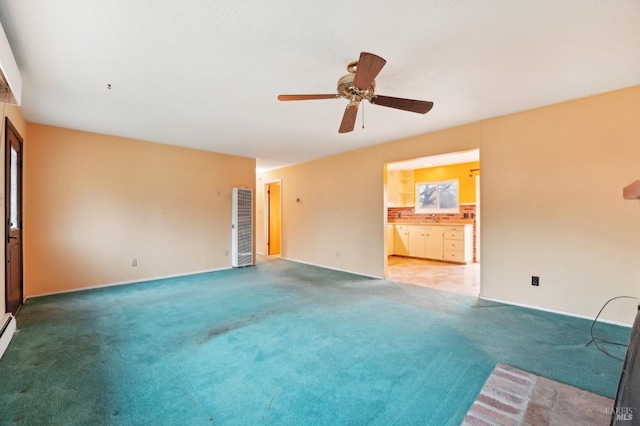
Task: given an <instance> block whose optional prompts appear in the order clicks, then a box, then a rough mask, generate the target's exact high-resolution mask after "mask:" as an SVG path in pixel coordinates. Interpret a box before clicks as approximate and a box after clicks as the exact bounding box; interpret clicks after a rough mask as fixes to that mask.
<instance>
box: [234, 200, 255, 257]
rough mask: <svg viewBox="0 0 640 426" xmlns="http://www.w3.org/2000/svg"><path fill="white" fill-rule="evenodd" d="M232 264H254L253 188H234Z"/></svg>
mask: <svg viewBox="0 0 640 426" xmlns="http://www.w3.org/2000/svg"><path fill="white" fill-rule="evenodd" d="M232 214H233V217H232V220H231V235H232V241H231V252H232V259H231V266H233V267H234V268H238V267H242V266H250V265H253V190H251V189H249V188H233V206H232Z"/></svg>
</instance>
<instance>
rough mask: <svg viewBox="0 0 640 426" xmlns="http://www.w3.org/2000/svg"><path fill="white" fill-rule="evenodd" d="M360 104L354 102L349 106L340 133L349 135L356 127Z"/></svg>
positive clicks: (345, 111)
mask: <svg viewBox="0 0 640 426" xmlns="http://www.w3.org/2000/svg"><path fill="white" fill-rule="evenodd" d="M358 106H360V104H359V103H357V102H354V103H350V104H349V105H347V108H346V109H345V110H344V115H343V116H342V123H340V130H338V133H348V132H350V131H352V130H353V128H354V127H355V126H356V116H357V115H358Z"/></svg>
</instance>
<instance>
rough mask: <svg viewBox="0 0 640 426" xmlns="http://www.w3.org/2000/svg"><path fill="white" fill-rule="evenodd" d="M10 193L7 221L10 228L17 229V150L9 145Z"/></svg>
mask: <svg viewBox="0 0 640 426" xmlns="http://www.w3.org/2000/svg"><path fill="white" fill-rule="evenodd" d="M10 167H11V174H10V179H11V194H10V196H9V197H10V198H9V200H10V202H11V206H10V212H9V222H10V225H11V226H10V228H11V229H18V201H19V199H18V196H19V194H18V152H17V151H16V150H15V148H13V146H12V147H11V164H10Z"/></svg>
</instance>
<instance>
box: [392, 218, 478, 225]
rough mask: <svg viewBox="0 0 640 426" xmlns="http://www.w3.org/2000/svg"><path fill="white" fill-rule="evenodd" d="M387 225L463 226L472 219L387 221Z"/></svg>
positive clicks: (471, 222)
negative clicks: (465, 220)
mask: <svg viewBox="0 0 640 426" xmlns="http://www.w3.org/2000/svg"><path fill="white" fill-rule="evenodd" d="M387 223H388V224H389V225H414V226H415V225H422V226H433V225H435V226H438V225H439V226H464V225H473V219H469V222H418V221H388V222H387Z"/></svg>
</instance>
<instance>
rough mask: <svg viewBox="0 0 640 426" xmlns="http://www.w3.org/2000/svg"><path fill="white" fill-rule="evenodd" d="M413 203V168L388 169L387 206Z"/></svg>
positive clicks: (402, 205) (411, 205) (403, 205)
mask: <svg viewBox="0 0 640 426" xmlns="http://www.w3.org/2000/svg"><path fill="white" fill-rule="evenodd" d="M414 205H415V183H414V180H413V170H389V171H388V172H387V206H388V207H413V206H414Z"/></svg>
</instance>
